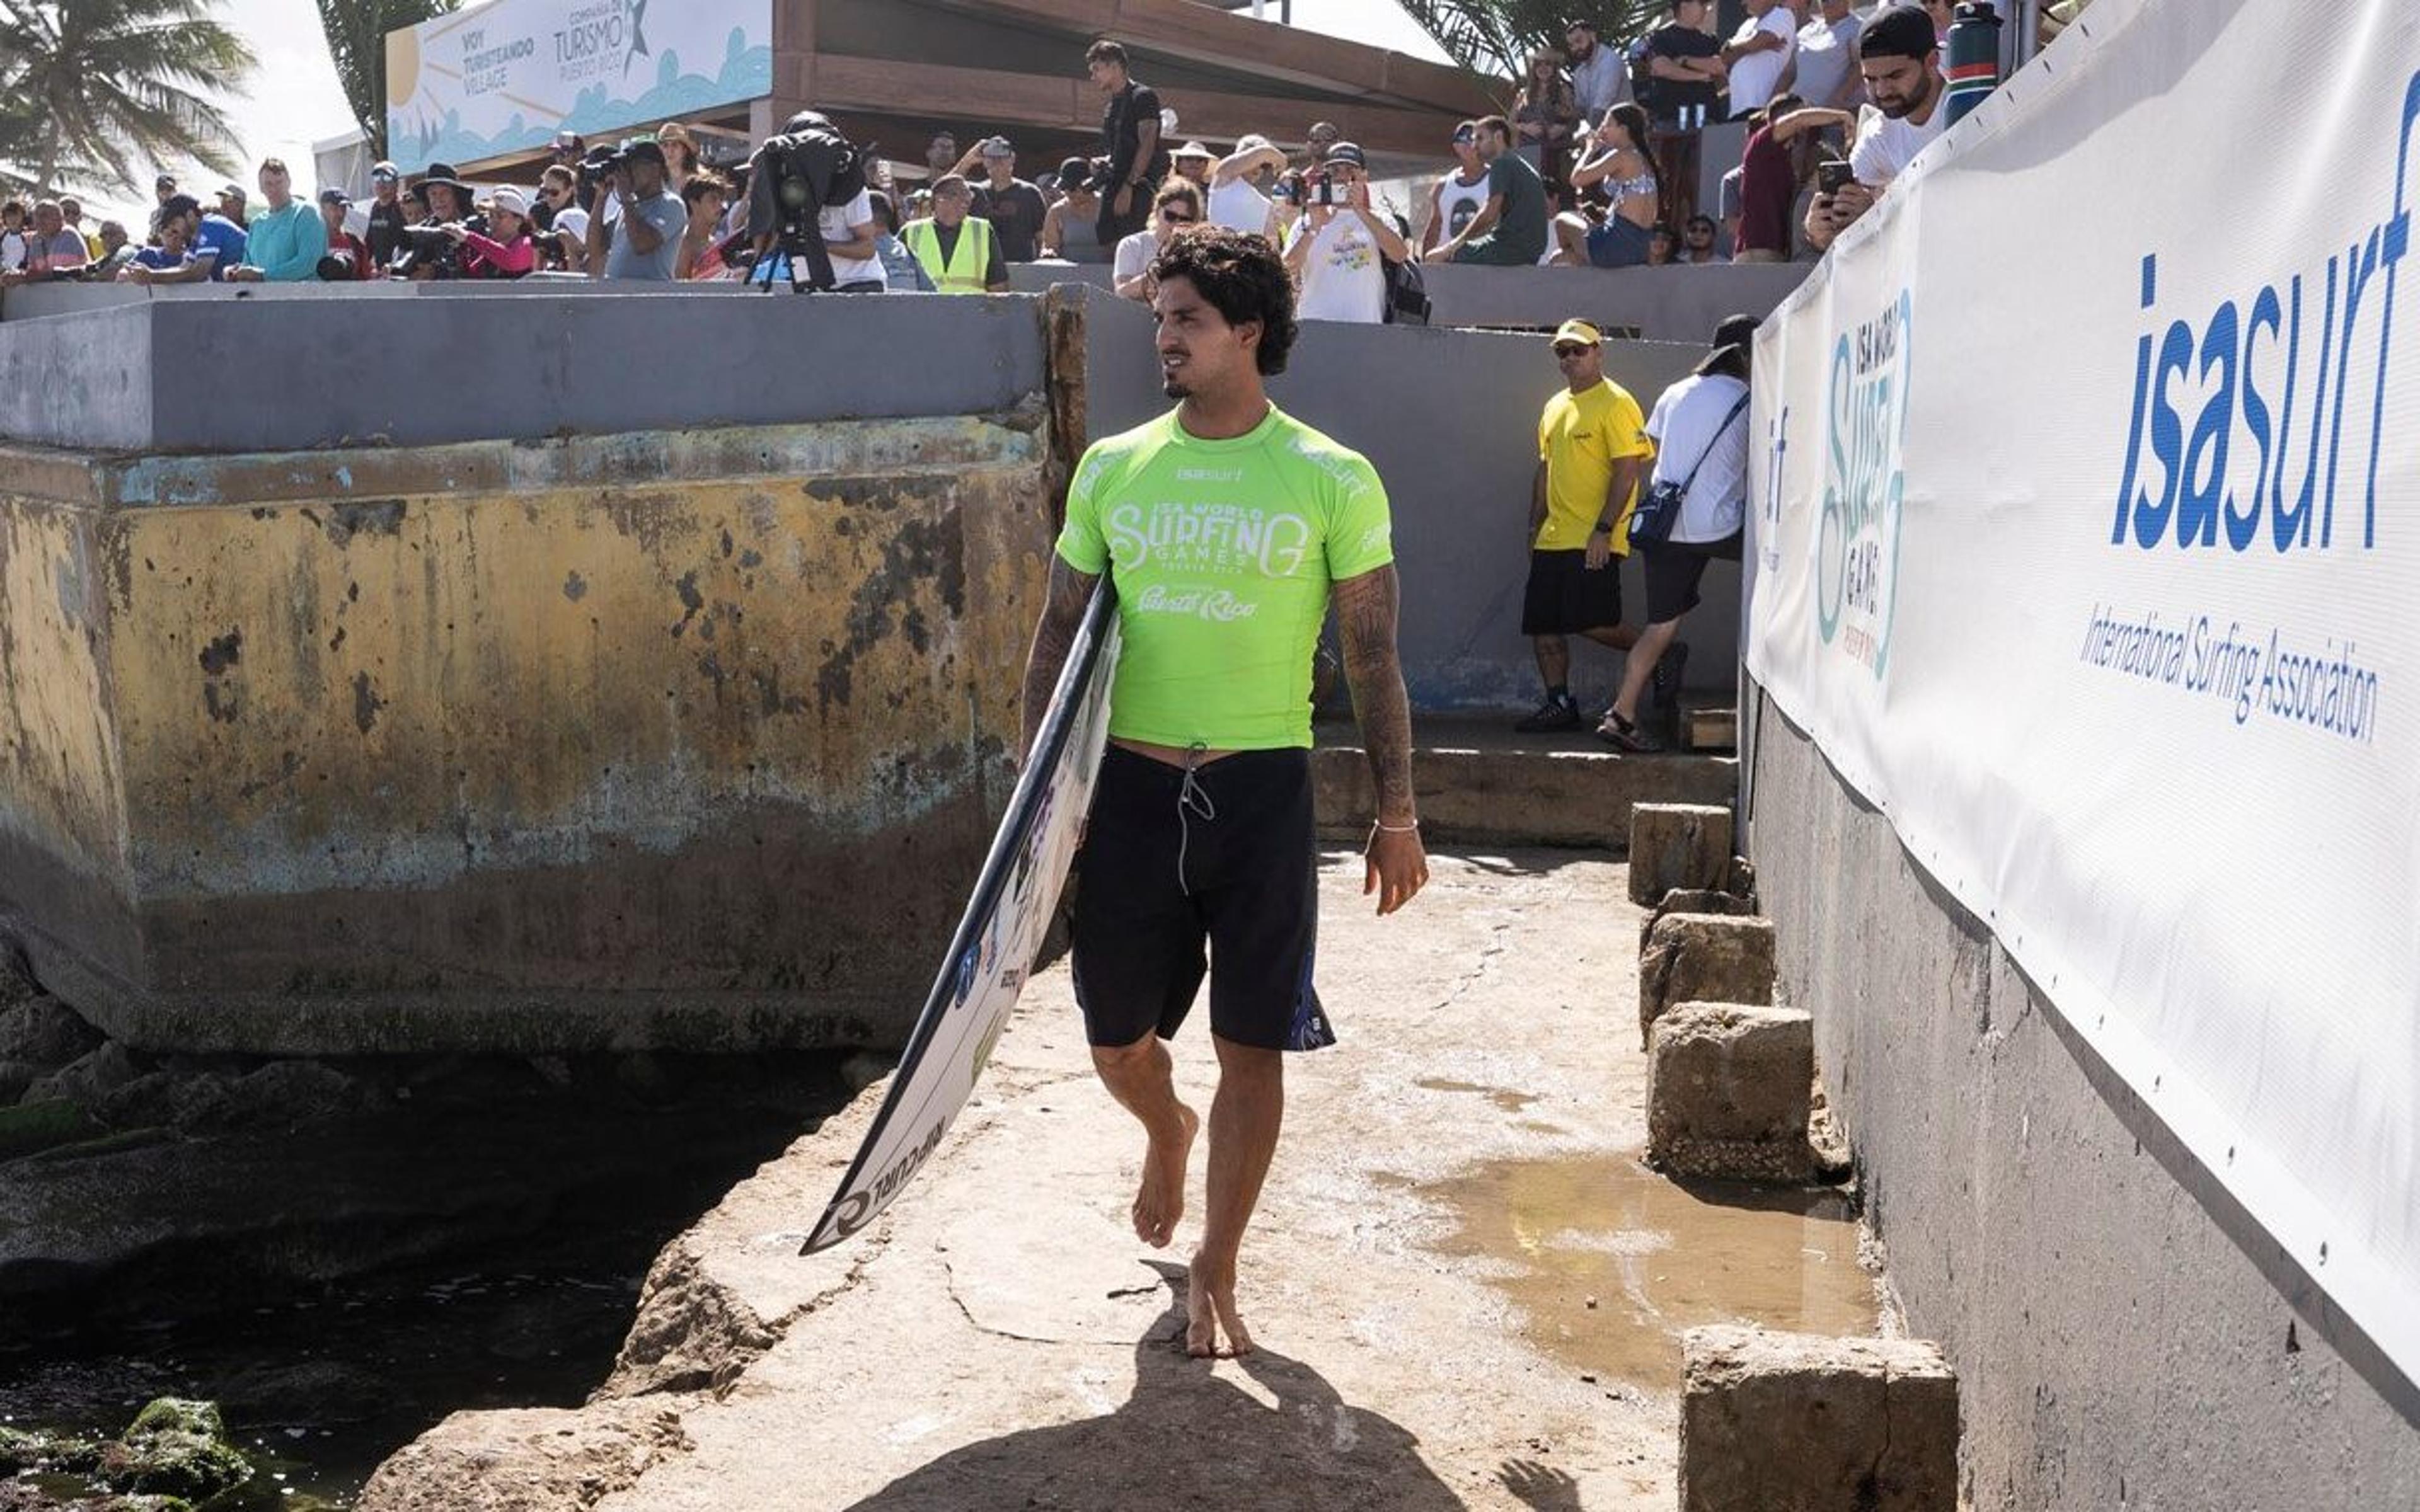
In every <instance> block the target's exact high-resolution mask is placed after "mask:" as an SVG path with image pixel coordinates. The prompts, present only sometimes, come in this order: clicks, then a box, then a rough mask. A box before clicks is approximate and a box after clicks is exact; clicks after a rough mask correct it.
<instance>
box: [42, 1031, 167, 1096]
mask: <svg viewBox="0 0 2420 1512" xmlns="http://www.w3.org/2000/svg"><path fill="white" fill-rule="evenodd" d="M141 1074H143V1068H142V1067H141V1066H139V1065H137V1064H136V1063H135V1059H134V1054H133V1052H132V1051H131V1050H128V1049H127V1048H126V1047H125V1046H124V1045H122V1044H119V1043H118V1042H117V1041H115V1040H111V1041H107V1042H105V1043H103V1044H101V1046H100V1047H99V1048H97V1049H95V1050H92V1051H89V1052H87V1053H86V1054H85V1055H83V1056H81V1057H77V1058H76V1059H74V1060H72V1061H70V1062H69V1063H68V1064H67V1065H65V1066H62V1067H61V1068H59V1069H58V1070H57V1071H54V1072H51V1073H50V1074H49V1075H48V1076H45V1077H43V1078H42V1079H41V1080H40V1081H39V1082H36V1083H35V1084H34V1085H33V1086H32V1087H31V1088H27V1089H26V1092H25V1100H26V1101H27V1102H29V1103H31V1102H36V1101H43V1102H48V1101H50V1100H52V1099H58V1100H60V1101H63V1102H69V1103H74V1104H75V1105H76V1106H78V1107H80V1108H97V1107H99V1106H100V1105H101V1099H102V1098H103V1097H104V1096H106V1095H107V1094H108V1093H111V1092H114V1091H116V1089H117V1088H121V1087H124V1086H125V1085H126V1084H127V1083H129V1082H131V1081H132V1080H134V1078H135V1077H137V1076H139V1075H141Z"/></svg>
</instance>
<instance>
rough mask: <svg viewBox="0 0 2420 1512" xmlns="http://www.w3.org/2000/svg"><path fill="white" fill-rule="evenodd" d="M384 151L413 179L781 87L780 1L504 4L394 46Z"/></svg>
mask: <svg viewBox="0 0 2420 1512" xmlns="http://www.w3.org/2000/svg"><path fill="white" fill-rule="evenodd" d="M386 85H387V155H388V156H389V157H391V158H393V159H394V160H395V162H396V166H398V167H400V168H402V169H403V170H404V171H405V172H407V173H410V172H412V171H415V170H417V169H420V168H424V167H427V165H428V164H429V163H431V162H452V163H466V162H482V161H485V160H486V159H489V158H494V157H501V156H504V155H506V154H512V153H521V152H529V151H533V150H535V149H536V148H539V147H544V146H546V144H547V143H548V142H549V141H550V140H551V138H552V137H553V135H554V133H555V132H557V131H578V132H580V133H581V134H582V135H583V136H599V135H607V134H612V133H615V132H622V131H630V130H633V129H636V128H640V127H645V126H653V125H655V124H656V123H658V122H659V121H662V120H665V119H667V118H670V117H672V116H687V115H692V114H695V113H696V112H698V111H703V110H711V109H713V108H714V107H716V106H719V105H733V104H737V103H739V102H741V101H744V100H755V99H758V98H760V97H762V96H765V95H768V94H770V93H772V90H773V0H494V3H493V4H490V5H485V6H480V7H477V8H473V9H468V10H459V11H456V12H455V13H454V14H452V15H448V16H441V17H439V18H437V19H436V20H434V21H429V22H423V23H421V24H419V25H417V26H412V27H409V28H406V29H404V30H402V31H396V32H390V33H388V34H387V39H386Z"/></svg>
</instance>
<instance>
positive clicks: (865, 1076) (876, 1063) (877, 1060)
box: [840, 1050, 898, 1092]
mask: <svg viewBox="0 0 2420 1512" xmlns="http://www.w3.org/2000/svg"><path fill="white" fill-rule="evenodd" d="M897 1065H898V1061H897V1060H896V1059H895V1058H894V1057H890V1056H877V1055H875V1054H873V1053H872V1052H870V1051H865V1050H860V1051H858V1052H857V1053H856V1054H854V1055H852V1056H850V1057H848V1058H847V1059H846V1060H844V1061H842V1062H841V1063H840V1079H841V1080H842V1081H844V1082H845V1083H847V1084H848V1089H849V1090H850V1091H852V1092H862V1091H864V1090H865V1089H866V1088H869V1087H872V1086H873V1085H874V1084H875V1083H876V1082H878V1081H880V1080H882V1078H884V1077H885V1076H888V1075H890V1074H891V1072H892V1069H893V1068H894V1067H896V1066H897Z"/></svg>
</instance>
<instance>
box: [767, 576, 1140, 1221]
mask: <svg viewBox="0 0 2420 1512" xmlns="http://www.w3.org/2000/svg"><path fill="white" fill-rule="evenodd" d="M1117 663H1118V616H1117V597H1116V594H1115V592H1114V591H1113V590H1112V589H1111V587H1110V585H1109V580H1108V579H1102V580H1101V582H1100V584H1099V585H1098V586H1097V587H1095V588H1094V590H1093V598H1092V602H1091V603H1090V604H1089V605H1087V606H1086V608H1085V610H1084V619H1083V624H1082V625H1081V627H1080V628H1079V629H1078V631H1077V635H1076V640H1075V642H1074V644H1073V645H1071V646H1070V647H1069V648H1068V652H1067V664H1066V666H1065V667H1064V668H1063V670H1062V671H1061V672H1060V675H1059V686H1058V687H1057V688H1056V689H1055V690H1054V691H1053V693H1052V695H1051V700H1050V707H1049V708H1048V710H1047V711H1046V712H1045V714H1044V716H1043V720H1042V729H1041V733H1039V734H1038V735H1037V736H1036V737H1035V739H1034V742H1033V750H1032V753H1031V755H1030V756H1029V758H1028V759H1027V761H1026V764H1025V770H1024V772H1023V774H1022V775H1021V776H1019V777H1018V779H1017V782H1016V792H1015V793H1014V794H1012V795H1010V797H1009V800H1008V812H1007V814H1006V815H1005V816H1004V817H1002V818H1001V822H1000V829H999V831H998V833H997V834H995V835H994V836H993V837H992V843H991V853H990V855H989V856H987V857H985V861H984V866H983V871H982V872H979V873H978V874H977V876H976V880H975V887H974V895H973V897H972V898H970V900H969V901H968V903H967V911H966V915H965V917H964V918H961V919H960V920H959V921H958V928H957V933H955V934H954V935H953V936H952V937H951V940H950V949H949V953H948V954H947V955H946V956H944V957H943V958H942V961H941V970H940V974H939V977H938V978H936V979H935V980H934V982H933V992H932V995H931V996H929V997H927V998H926V999H925V1001H924V1011H923V1013H922V1014H921V1015H919V1016H918V1018H917V1020H916V1026H915V1028H914V1029H913V1030H912V1031H910V1032H909V1034H908V1037H907V1050H906V1052H905V1053H904V1054H902V1055H901V1056H900V1057H899V1069H898V1070H897V1071H895V1072H892V1076H891V1089H890V1090H889V1091H888V1092H886V1093H885V1094H884V1095H883V1099H882V1106H881V1107H880V1108H878V1109H877V1110H876V1112H875V1116H874V1122H873V1124H872V1126H871V1127H869V1128H868V1129H867V1130H866V1133H865V1138H864V1141H863V1142H862V1143H861V1145H860V1147H859V1149H858V1151H857V1158H856V1159H855V1160H853V1161H851V1162H850V1163H849V1167H848V1174H847V1175H845V1176H844V1177H842V1178H841V1182H840V1189H839V1190H838V1191H837V1192H834V1193H833V1194H832V1197H831V1201H830V1202H829V1203H827V1204H826V1205H825V1207H824V1211H823V1214H822V1216H821V1217H819V1218H818V1219H816V1221H815V1226H814V1229H813V1230H812V1231H811V1232H810V1233H809V1234H808V1236H807V1241H806V1244H805V1246H804V1247H803V1249H802V1250H801V1253H803V1254H808V1255H812V1254H814V1252H815V1251H817V1250H821V1249H829V1248H830V1247H831V1246H832V1245H834V1244H837V1243H839V1242H842V1241H843V1240H845V1239H847V1238H848V1237H849V1236H851V1235H852V1234H855V1233H857V1232H858V1231H859V1230H860V1229H861V1228H863V1227H865V1226H866V1225H867V1224H869V1223H871V1222H873V1221H874V1218H875V1215H876V1214H877V1213H879V1212H880V1211H882V1210H883V1209H885V1208H887V1207H889V1206H890V1205H891V1204H892V1201H894V1200H896V1199H897V1197H898V1196H899V1194H900V1193H901V1192H902V1191H904V1190H906V1188H907V1183H908V1181H910V1180H913V1179H914V1177H915V1175H916V1173H917V1171H919V1170H920V1169H922V1168H923V1165H924V1163H925V1162H926V1161H927V1160H929V1159H931V1158H932V1155H933V1151H934V1150H935V1149H938V1148H939V1146H940V1143H941V1136H942V1135H944V1134H948V1133H949V1132H950V1125H951V1124H952V1123H953V1122H954V1121H955V1120H956V1119H957V1116H958V1114H959V1113H960V1112H961V1111H962V1110H963V1109H964V1108H965V1107H966V1105H967V1100H968V1099H969V1098H970V1097H971V1096H973V1095H974V1089H975V1082H976V1081H977V1080H978V1079H979V1078H980V1077H981V1076H982V1075H983V1071H984V1066H985V1063H987V1062H988V1061H989V1060H990V1059H991V1053H992V1048H993V1046H995V1045H997V1044H998V1043H999V1042H1000V1036H1001V1030H1003V1029H1004V1028H1005V1027H1006V1026H1007V1025H1008V1014H1009V1011H1010V1010H1011V1009H1013V1008H1015V1007H1016V997H1017V994H1018V993H1019V992H1020V991H1022V990H1023V988H1024V986H1025V980H1026V976H1027V974H1028V973H1029V972H1031V971H1032V969H1033V958H1034V956H1035V955H1036V954H1037V953H1038V952H1039V951H1040V950H1041V949H1042V941H1043V936H1044V935H1046V934H1047V933H1049V928H1050V919H1051V917H1052V916H1053V915H1054V914H1055V913H1056V912H1057V911H1058V907H1059V894H1060V891H1061V889H1063V887H1065V886H1066V885H1067V870H1068V868H1069V866H1070V865H1071V864H1073V862H1074V861H1075V858H1076V846H1077V843H1078V841H1079V840H1081V839H1082V836H1083V831H1084V816H1085V815H1086V814H1087V813H1089V812H1091V810H1092V805H1093V782H1094V779H1095V778H1097V777H1099V776H1100V771H1101V756H1102V752H1103V751H1104V749H1105V748H1107V747H1108V745H1109V683H1110V680H1111V678H1112V677H1113V676H1114V675H1115V673H1116V671H1117Z"/></svg>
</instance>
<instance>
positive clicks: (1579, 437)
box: [1513, 320, 1655, 734]
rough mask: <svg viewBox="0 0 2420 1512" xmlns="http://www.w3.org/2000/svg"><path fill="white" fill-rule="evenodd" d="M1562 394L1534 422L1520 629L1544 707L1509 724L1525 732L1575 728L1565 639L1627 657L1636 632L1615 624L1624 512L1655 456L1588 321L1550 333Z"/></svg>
mask: <svg viewBox="0 0 2420 1512" xmlns="http://www.w3.org/2000/svg"><path fill="white" fill-rule="evenodd" d="M1555 363H1556V365H1557V366H1558V367H1559V368H1560V369H1561V370H1562V375H1563V381H1564V383H1565V385H1566V387H1565V388H1564V390H1563V392H1561V393H1558V394H1556V395H1555V396H1554V397H1553V398H1551V399H1549V400H1547V401H1546V409H1545V413H1544V414H1543V415H1541V416H1540V417H1539V419H1538V472H1537V476H1536V479H1535V480H1534V481H1533V482H1532V484H1531V485H1530V489H1529V585H1528V591H1527V592H1526V593H1525V594H1523V595H1522V599H1521V633H1522V634H1523V635H1526V636H1528V637H1529V638H1530V641H1531V644H1532V645H1533V646H1534V647H1535V648H1536V650H1537V654H1538V675H1539V677H1540V678H1541V679H1542V680H1544V683H1545V685H1546V701H1545V702H1544V703H1541V704H1540V705H1538V712H1536V713H1535V714H1532V715H1530V716H1529V717H1528V718H1526V719H1523V720H1522V721H1521V722H1520V723H1519V724H1517V725H1515V726H1513V728H1514V729H1515V730H1518V731H1519V732H1521V733H1524V734H1542V733H1548V732H1552V731H1559V730H1577V729H1579V728H1580V727H1581V724H1582V720H1581V718H1580V709H1579V704H1578V702H1576V701H1575V700H1574V699H1573V697H1572V690H1571V681H1570V679H1571V663H1572V651H1571V642H1570V640H1567V639H1566V637H1569V636H1574V635H1584V636H1586V637H1588V638H1589V639H1590V640H1593V641H1595V642H1597V643H1598V644H1599V645H1606V646H1611V647H1613V648H1614V649H1615V650H1617V651H1627V650H1629V649H1630V647H1631V646H1633V645H1634V644H1636V643H1637V640H1638V632H1637V630H1636V629H1635V628H1633V627H1632V626H1630V625H1624V624H1622V623H1621V558H1623V557H1624V556H1627V555H1629V553H1630V510H1631V506H1632V505H1633V504H1634V503H1636V502H1637V495H1638V482H1639V479H1641V478H1643V477H1645V476H1646V474H1647V466H1648V463H1649V461H1650V459H1652V457H1653V456H1654V455H1655V443H1654V442H1653V441H1652V440H1648V439H1647V427H1646V421H1645V419H1644V417H1642V416H1641V415H1640V414H1639V411H1638V401H1637V400H1636V399H1634V398H1632V397H1631V396H1630V394H1629V393H1628V392H1627V391H1625V390H1624V389H1623V388H1622V387H1621V385H1620V384H1618V383H1615V382H1614V381H1613V380H1612V379H1610V378H1606V376H1605V347H1604V338H1603V337H1601V336H1600V335H1598V333H1597V329H1596V327H1594V326H1592V325H1590V324H1589V323H1588V322H1587V321H1585V320H1566V321H1564V322H1563V323H1562V325H1561V327H1560V328H1559V329H1558V330H1557V331H1556V332H1555Z"/></svg>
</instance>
